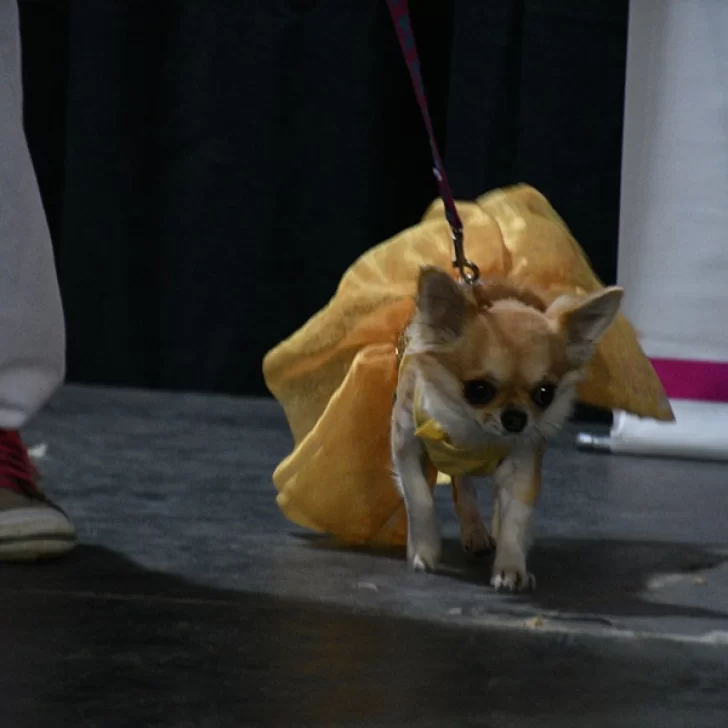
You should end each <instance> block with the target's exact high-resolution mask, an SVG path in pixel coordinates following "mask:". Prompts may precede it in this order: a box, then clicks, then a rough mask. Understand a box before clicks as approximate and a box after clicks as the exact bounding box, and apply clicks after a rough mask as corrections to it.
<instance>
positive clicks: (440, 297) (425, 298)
mask: <svg viewBox="0 0 728 728" xmlns="http://www.w3.org/2000/svg"><path fill="white" fill-rule="evenodd" d="M471 305H472V302H471V301H470V300H469V299H468V297H467V295H466V294H465V291H463V287H462V286H461V285H460V284H459V283H458V282H457V281H456V280H454V279H453V278H452V276H450V275H448V274H447V273H446V272H445V271H444V270H442V269H441V268H435V267H434V266H424V267H423V268H421V269H420V278H419V281H418V283H417V314H418V316H417V318H418V320H419V322H420V323H422V324H424V325H425V326H427V327H428V328H429V329H431V330H433V331H436V332H438V333H440V334H443V335H445V336H446V337H447V338H456V337H458V336H460V334H462V332H463V326H464V325H465V319H466V316H467V313H468V308H469V307H470V306H471Z"/></svg>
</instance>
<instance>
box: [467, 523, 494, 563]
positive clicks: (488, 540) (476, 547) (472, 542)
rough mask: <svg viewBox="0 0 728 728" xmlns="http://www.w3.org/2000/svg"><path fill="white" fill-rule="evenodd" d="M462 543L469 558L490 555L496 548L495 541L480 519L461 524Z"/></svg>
mask: <svg viewBox="0 0 728 728" xmlns="http://www.w3.org/2000/svg"><path fill="white" fill-rule="evenodd" d="M460 543H461V544H462V547H463V551H464V552H465V553H466V554H468V555H469V556H475V555H477V554H486V553H490V552H491V551H493V549H494V548H495V539H494V538H493V537H492V536H491V535H490V534H489V533H488V530H487V529H486V527H485V526H484V525H483V522H482V521H481V520H480V519H474V520H471V521H467V522H465V523H464V524H461V526H460Z"/></svg>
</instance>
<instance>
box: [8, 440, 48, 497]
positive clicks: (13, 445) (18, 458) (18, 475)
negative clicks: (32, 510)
mask: <svg viewBox="0 0 728 728" xmlns="http://www.w3.org/2000/svg"><path fill="white" fill-rule="evenodd" d="M39 477H40V476H39V473H38V469H37V468H36V467H35V465H34V464H33V462H32V460H31V459H30V455H28V450H27V449H26V447H25V445H24V444H23V441H22V439H21V438H20V433H19V432H17V430H0V480H1V481H2V483H3V485H6V487H10V488H11V489H12V490H16V491H18V492H19V493H22V494H23V495H27V496H28V497H30V498H36V499H39V500H46V497H45V495H44V494H43V493H42V491H41V490H40V489H39V488H38V478H39ZM0 487H2V486H0Z"/></svg>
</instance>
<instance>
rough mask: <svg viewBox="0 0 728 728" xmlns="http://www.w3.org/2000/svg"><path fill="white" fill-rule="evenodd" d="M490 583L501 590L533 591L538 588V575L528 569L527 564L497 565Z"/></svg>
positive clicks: (515, 591)
mask: <svg viewBox="0 0 728 728" xmlns="http://www.w3.org/2000/svg"><path fill="white" fill-rule="evenodd" d="M490 585H491V586H492V587H493V588H494V589H495V590H496V591H501V592H511V593H518V592H532V591H534V590H535V589H536V577H534V575H533V574H531V573H530V572H528V571H526V566H525V564H524V565H523V566H520V567H513V566H498V565H496V567H494V568H493V576H492V577H491V580H490Z"/></svg>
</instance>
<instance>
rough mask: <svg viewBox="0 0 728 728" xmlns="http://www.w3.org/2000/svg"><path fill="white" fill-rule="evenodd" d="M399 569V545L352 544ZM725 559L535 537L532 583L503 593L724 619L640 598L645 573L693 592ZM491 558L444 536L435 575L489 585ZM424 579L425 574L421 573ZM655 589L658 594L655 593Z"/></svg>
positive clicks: (646, 588) (647, 544)
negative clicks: (527, 589) (526, 590)
mask: <svg viewBox="0 0 728 728" xmlns="http://www.w3.org/2000/svg"><path fill="white" fill-rule="evenodd" d="M302 538H303V539H305V541H307V542H308V544H309V545H310V546H311V547H313V548H320V549H326V550H329V549H335V550H341V549H346V550H352V548H351V547H347V546H343V545H341V544H338V543H337V542H335V541H333V540H331V539H329V538H326V537H319V536H311V535H305V536H302ZM353 550H355V551H357V552H359V553H366V554H369V555H374V556H377V557H380V558H385V559H397V560H399V561H401V562H402V568H403V569H404V568H406V567H405V553H404V549H370V548H356V549H353ZM726 561H728V551H727V552H725V553H721V552H719V551H713V550H711V549H709V548H707V547H703V546H697V545H693V544H687V543H668V542H661V541H618V540H610V539H586V538H581V539H540V540H538V541H537V542H536V543H535V544H534V546H533V548H532V549H531V551H530V554H529V569H530V570H531V571H532V572H533V573H534V574H535V575H536V579H537V581H538V587H537V589H536V591H535V592H533V593H531V594H518V595H504V596H503V599H508V600H517V601H519V602H521V603H523V604H524V606H526V605H530V606H531V607H534V608H536V609H542V610H546V611H550V612H562V613H572V614H589V615H592V616H593V615H602V616H604V617H605V618H607V619H608V618H610V617H615V618H619V617H628V616H629V617H652V618H656V617H692V618H712V619H728V612H724V611H719V610H715V609H711V608H709V607H702V606H692V605H681V604H670V603H666V602H664V601H657V600H651V599H649V598H647V596H648V594H649V593H650V584H651V580H652V579H653V577H659V576H662V575H668V581H670V580H672V581H685V582H686V583H689V584H691V585H694V588H695V589H701V588H704V587H702V586H700V584H704V583H708V584H709V583H710V575H709V574H708V575H706V572H709V571H710V570H711V569H714V568H716V567H718V566H720V565H721V564H724V563H725V562H726ZM491 567H492V555H483V556H479V557H477V558H472V557H471V558H468V557H466V555H465V554H464V553H463V551H462V549H461V547H460V543H459V541H458V540H456V539H447V538H446V539H444V540H443V549H442V557H441V563H440V568H439V569H438V574H439V575H440V576H443V577H446V578H451V579H456V580H458V581H463V582H467V583H471V584H474V585H477V586H479V587H482V588H483V589H489V588H490V587H489V586H488V582H489V577H490V571H491ZM423 578H425V577H423ZM658 594H659V592H658Z"/></svg>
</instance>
